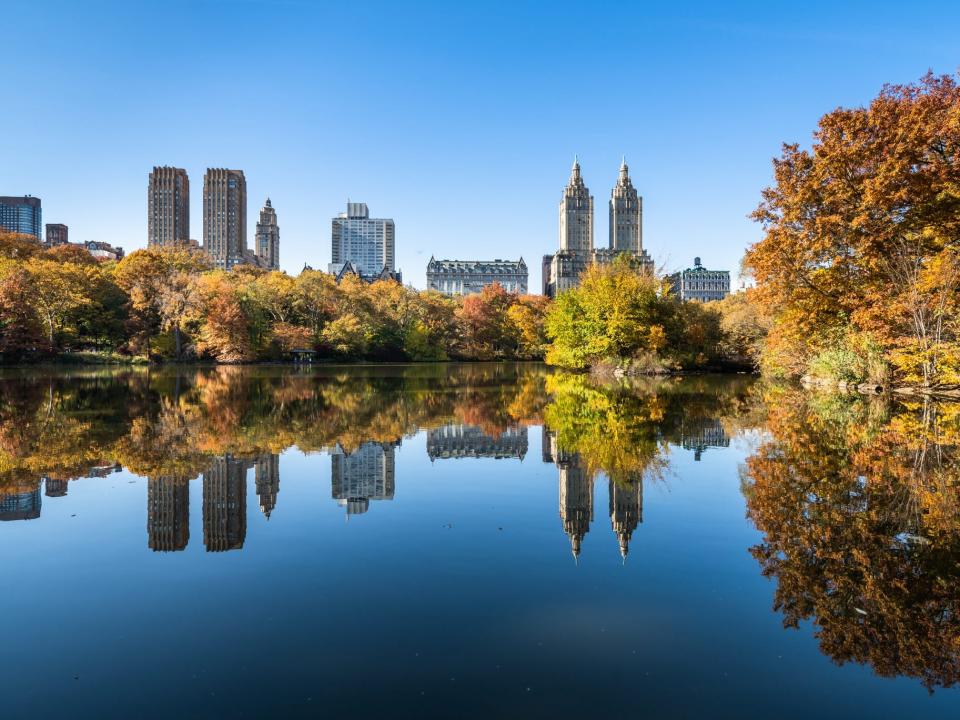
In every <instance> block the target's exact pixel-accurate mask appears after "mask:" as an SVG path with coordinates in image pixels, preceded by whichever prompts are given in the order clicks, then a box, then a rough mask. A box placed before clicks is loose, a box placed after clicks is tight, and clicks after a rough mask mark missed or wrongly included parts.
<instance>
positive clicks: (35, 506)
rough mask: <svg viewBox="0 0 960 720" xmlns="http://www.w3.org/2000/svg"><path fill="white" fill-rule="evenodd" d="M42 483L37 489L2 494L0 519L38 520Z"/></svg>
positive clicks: (0, 498)
mask: <svg viewBox="0 0 960 720" xmlns="http://www.w3.org/2000/svg"><path fill="white" fill-rule="evenodd" d="M42 502H43V501H42V499H41V497H40V484H39V483H37V487H36V489H35V490H28V491H26V492H12V493H6V494H4V495H0V521H3V520H36V519H37V518H38V517H40V505H41V504H42Z"/></svg>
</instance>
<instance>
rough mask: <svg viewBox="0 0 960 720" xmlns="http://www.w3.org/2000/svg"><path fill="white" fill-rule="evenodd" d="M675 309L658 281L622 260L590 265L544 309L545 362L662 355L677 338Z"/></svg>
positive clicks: (584, 363)
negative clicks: (547, 343) (574, 285)
mask: <svg viewBox="0 0 960 720" xmlns="http://www.w3.org/2000/svg"><path fill="white" fill-rule="evenodd" d="M676 313H677V303H676V302H674V301H673V300H672V299H670V298H668V297H665V296H664V293H663V292H662V287H661V283H660V281H659V280H658V279H657V278H656V277H654V276H653V275H651V274H649V273H647V272H644V271H642V270H638V269H636V268H633V267H631V265H630V263H629V262H627V261H626V260H625V259H623V258H618V259H617V260H616V261H615V262H614V263H612V264H610V265H599V264H594V265H591V266H590V267H589V268H587V270H586V271H584V273H583V275H582V276H581V279H580V286H579V287H577V288H575V289H573V290H568V291H566V292H562V293H560V295H559V297H558V298H557V299H556V301H555V302H554V303H553V306H552V307H551V308H550V310H549V312H548V314H547V321H546V329H547V336H548V337H549V338H550V346H549V348H548V349H547V362H548V363H551V364H554V365H561V366H564V367H570V368H586V367H591V366H594V365H596V364H598V363H601V362H621V361H628V360H631V359H635V358H638V357H640V356H644V355H646V356H651V357H654V358H656V357H659V356H662V355H664V353H665V351H667V350H668V346H670V345H675V344H676V342H677V340H678V335H677V329H678V327H677V318H676Z"/></svg>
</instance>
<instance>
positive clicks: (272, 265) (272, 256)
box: [253, 198, 280, 270]
mask: <svg viewBox="0 0 960 720" xmlns="http://www.w3.org/2000/svg"><path fill="white" fill-rule="evenodd" d="M253 249H254V252H255V253H256V254H257V257H259V258H260V260H261V262H262V264H263V266H264V267H266V268H267V269H268V270H279V269H280V227H279V226H278V225H277V211H276V210H274V209H273V205H272V204H271V202H270V198H267V202H266V203H265V204H264V206H263V207H262V208H260V221H259V222H258V223H257V232H256V235H255V239H254V244H253Z"/></svg>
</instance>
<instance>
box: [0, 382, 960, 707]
mask: <svg viewBox="0 0 960 720" xmlns="http://www.w3.org/2000/svg"><path fill="white" fill-rule="evenodd" d="M413 438H418V440H417V441H415V442H414V441H412V439H413ZM538 438H539V442H540V444H541V453H540V459H541V460H542V462H543V463H546V464H549V465H552V466H553V467H554V468H555V469H556V482H557V497H558V505H559V508H558V509H559V523H557V525H559V527H558V529H557V543H556V545H555V546H553V547H555V548H556V552H561V549H562V548H565V546H566V545H565V542H564V541H563V537H562V536H561V535H560V534H559V529H560V528H562V531H563V533H565V535H566V538H567V540H568V541H569V547H570V550H571V551H572V553H573V556H574V558H575V559H576V560H577V561H578V562H579V561H580V560H581V555H582V554H583V553H584V547H585V538H586V537H587V535H588V533H589V532H590V530H591V528H593V529H594V532H595V535H594V536H591V538H593V537H595V536H596V534H598V533H599V531H598V530H597V527H596V526H595V520H596V513H597V507H596V505H597V499H596V488H597V485H598V484H600V486H601V488H602V487H603V486H604V485H605V486H606V490H607V498H608V504H607V514H608V515H609V522H610V526H609V527H610V529H609V530H606V529H605V526H606V520H603V525H604V530H603V533H608V532H609V533H613V535H614V536H615V538H616V547H617V548H619V553H620V556H621V557H622V559H623V560H626V558H627V556H628V553H629V551H630V545H631V542H632V541H634V538H635V535H636V534H637V533H638V532H639V529H640V528H641V526H642V524H643V522H644V508H643V505H644V490H645V485H646V486H647V490H648V491H649V489H650V488H651V486H652V485H654V484H658V483H665V484H668V485H669V484H671V483H673V484H677V483H682V482H683V477H682V476H680V475H678V474H677V471H676V469H675V465H676V460H677V456H678V455H679V456H680V457H681V458H689V459H691V460H694V461H701V460H703V459H704V458H705V457H706V458H710V457H712V453H723V452H730V451H731V450H730V448H731V443H732V442H733V443H734V444H736V443H737V441H739V442H740V444H741V445H742V446H744V448H745V450H744V452H745V454H746V456H747V457H746V461H745V463H744V464H743V466H742V468H741V477H740V483H741V486H740V487H741V492H742V494H743V498H744V499H745V501H746V508H747V514H748V517H749V519H750V521H752V523H753V524H754V525H755V527H756V529H757V530H758V531H759V533H760V536H761V537H760V541H759V542H757V543H755V544H754V545H753V546H752V547H751V548H750V552H751V553H752V555H753V557H754V558H756V562H757V563H759V567H760V572H762V574H763V575H765V576H767V577H769V578H772V579H774V580H775V589H774V601H773V607H774V610H775V611H776V612H778V613H781V614H782V616H783V622H784V624H785V625H786V626H788V627H793V628H796V627H800V626H801V623H803V622H804V621H811V622H812V623H813V625H814V628H815V630H814V631H815V635H816V638H817V641H818V642H819V645H820V648H821V650H822V652H823V653H824V654H825V655H827V656H828V657H830V658H831V659H833V660H834V661H836V662H837V663H841V664H842V663H846V662H850V661H852V662H856V663H861V664H864V665H867V666H869V667H871V668H873V669H874V670H875V671H876V672H877V673H878V674H880V675H884V676H909V677H914V678H917V679H919V680H920V682H922V683H923V684H924V685H926V686H927V687H928V688H935V687H940V686H950V685H953V684H954V683H956V682H957V681H958V679H960V620H958V618H960V590H958V588H960V474H958V463H960V457H958V446H960V410H958V406H955V405H938V404H936V403H932V402H929V401H928V402H920V403H913V404H903V403H899V404H898V403H893V402H889V401H882V400H880V399H872V400H863V399H852V400H851V399H839V398H836V397H831V396H810V395H808V394H805V393H803V392H801V391H799V390H794V389H790V388H783V387H776V386H763V385H761V384H760V383H757V382H754V381H752V380H750V379H748V378H711V377H699V378H684V379H670V380H649V381H646V380H645V381H639V382H626V383H616V384H601V383H598V382H595V381H593V380H591V379H590V378H588V377H584V376H571V375H566V374H556V373H550V372H548V371H547V370H546V369H545V368H543V367H541V366H537V365H467V366H446V365H437V366H418V367H408V368H353V369H338V368H331V369H319V370H315V371H312V372H309V373H303V372H300V373H290V372H286V371H283V370H279V369H257V368H254V369H249V368H246V369H245V368H207V369H201V370H197V371H190V372H184V371H176V370H173V369H170V370H161V371H155V370H151V371H147V370H144V371H125V372H109V371H94V372H83V373H80V374H71V375H65V374H56V373H51V374H49V375H46V376H41V375H39V374H38V373H36V372H31V373H25V374H11V373H8V374H5V375H3V376H0V521H23V520H36V519H37V518H40V517H41V514H42V512H43V510H44V507H43V496H44V495H45V496H46V498H48V499H49V500H48V501H49V502H51V503H68V502H70V497H69V496H70V484H71V482H73V481H76V480H80V479H83V480H82V481H83V482H96V479H97V478H104V477H106V476H108V475H109V474H111V473H113V472H116V471H118V470H119V469H121V468H125V469H127V470H129V471H130V472H132V473H134V474H136V475H139V476H141V477H145V478H146V481H147V482H146V497H145V499H144V502H145V505H146V546H147V547H148V548H149V549H150V550H152V551H155V552H168V553H175V552H180V551H184V550H186V549H187V548H188V547H189V544H190V540H191V538H190V529H191V528H190V517H191V515H190V513H191V509H190V500H191V498H190V495H191V485H192V486H193V488H194V492H196V491H197V490H198V489H199V487H198V486H200V487H202V497H200V498H198V497H196V496H195V497H194V502H197V501H198V500H199V501H200V502H201V504H202V507H201V508H200V510H199V516H200V517H202V532H203V537H202V542H203V548H204V549H205V550H206V551H207V552H211V553H220V552H228V551H237V550H241V549H243V548H244V546H245V544H247V543H248V538H247V534H248V517H247V508H248V498H247V493H248V491H249V489H250V488H252V489H253V491H255V493H256V504H257V505H259V510H260V512H261V513H262V514H263V515H264V516H265V517H266V518H267V519H269V518H270V517H271V515H272V514H273V513H274V511H275V510H276V509H277V507H278V505H279V506H280V507H283V502H284V496H283V495H282V494H281V492H280V489H281V488H280V480H281V478H280V474H281V473H280V469H281V455H282V454H284V453H285V452H286V451H288V450H289V449H291V448H296V449H297V450H299V451H302V452H304V453H307V454H312V453H325V454H326V455H328V456H329V460H330V470H329V478H330V496H329V498H330V500H325V502H331V501H332V502H335V503H337V504H339V505H340V506H341V507H342V508H343V511H344V512H345V514H346V515H347V516H348V517H350V516H355V515H362V514H364V513H368V512H370V510H371V504H373V505H375V506H376V507H377V509H376V511H375V512H374V513H371V515H372V516H379V514H380V513H381V512H396V511H397V506H396V505H395V504H392V503H391V504H387V502H386V501H392V500H394V498H395V497H397V493H398V488H397V487H396V485H397V464H398V461H400V460H402V459H403V457H404V456H405V454H406V453H407V452H410V453H412V452H414V449H411V447H408V443H409V445H410V446H412V448H415V449H416V451H417V452H424V450H420V449H419V447H420V446H419V445H418V444H417V443H418V442H420V441H422V442H423V443H424V444H425V454H426V458H427V459H429V461H430V462H431V463H435V464H436V465H437V466H451V465H454V464H456V467H467V466H469V465H470V464H471V463H474V464H475V463H476V462H477V461H480V460H482V461H484V462H489V461H493V462H496V463H498V464H497V466H496V467H497V468H498V469H500V470H502V471H503V472H510V471H511V468H518V467H519V464H520V463H521V462H523V463H524V464H525V465H529V463H530V460H529V451H530V444H531V442H532V443H533V444H534V446H535V444H536V442H537V439H538ZM401 449H402V450H403V451H404V453H401ZM534 457H536V456H534ZM398 459H399V460H398ZM534 464H536V463H534ZM539 467H541V468H542V467H543V465H540V466H539ZM251 475H252V477H251ZM197 480H199V483H198V482H196V481H197ZM251 480H252V482H251ZM41 490H42V491H43V493H41ZM399 492H400V493H402V492H403V488H402V487H401V488H399ZM325 497H326V496H325ZM648 501H649V497H648ZM601 502H602V500H601ZM141 507H142V506H141ZM251 507H253V506H252V505H251ZM601 507H602V506H601ZM656 510H657V508H656V506H655V505H654V506H653V507H652V510H651V513H652V515H651V517H656ZM251 512H255V511H254V510H251ZM550 512H551V513H553V512H554V511H553V510H552V509H551V510H550ZM600 512H601V513H602V512H603V510H602V509H601V510H600ZM553 517H554V518H555V516H553ZM373 519H374V518H373V517H370V518H367V519H365V520H363V522H370V521H372V520H373ZM274 522H276V520H275V521H274ZM553 522H556V520H555V519H554V520H553ZM555 527H556V525H555ZM141 537H142V536H141ZM607 537H608V538H609V535H607ZM255 540H256V536H255V535H251V540H250V542H251V543H252V542H254V541H255ZM194 541H195V542H196V539H195V540H194ZM591 542H592V540H591ZM588 545H589V543H588ZM562 552H564V553H565V552H566V550H565V549H563V550H562ZM581 570H582V569H581ZM578 572H579V571H578Z"/></svg>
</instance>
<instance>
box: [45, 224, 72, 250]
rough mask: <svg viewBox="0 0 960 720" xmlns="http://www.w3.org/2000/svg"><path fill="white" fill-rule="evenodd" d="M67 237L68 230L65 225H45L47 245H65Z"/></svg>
mask: <svg viewBox="0 0 960 720" xmlns="http://www.w3.org/2000/svg"><path fill="white" fill-rule="evenodd" d="M68 236H69V230H68V229H67V226H66V225H62V224H61V223H47V245H49V246H50V247H53V246H54V245H66V244H67V242H69V241H68V240H67V238H68Z"/></svg>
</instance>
